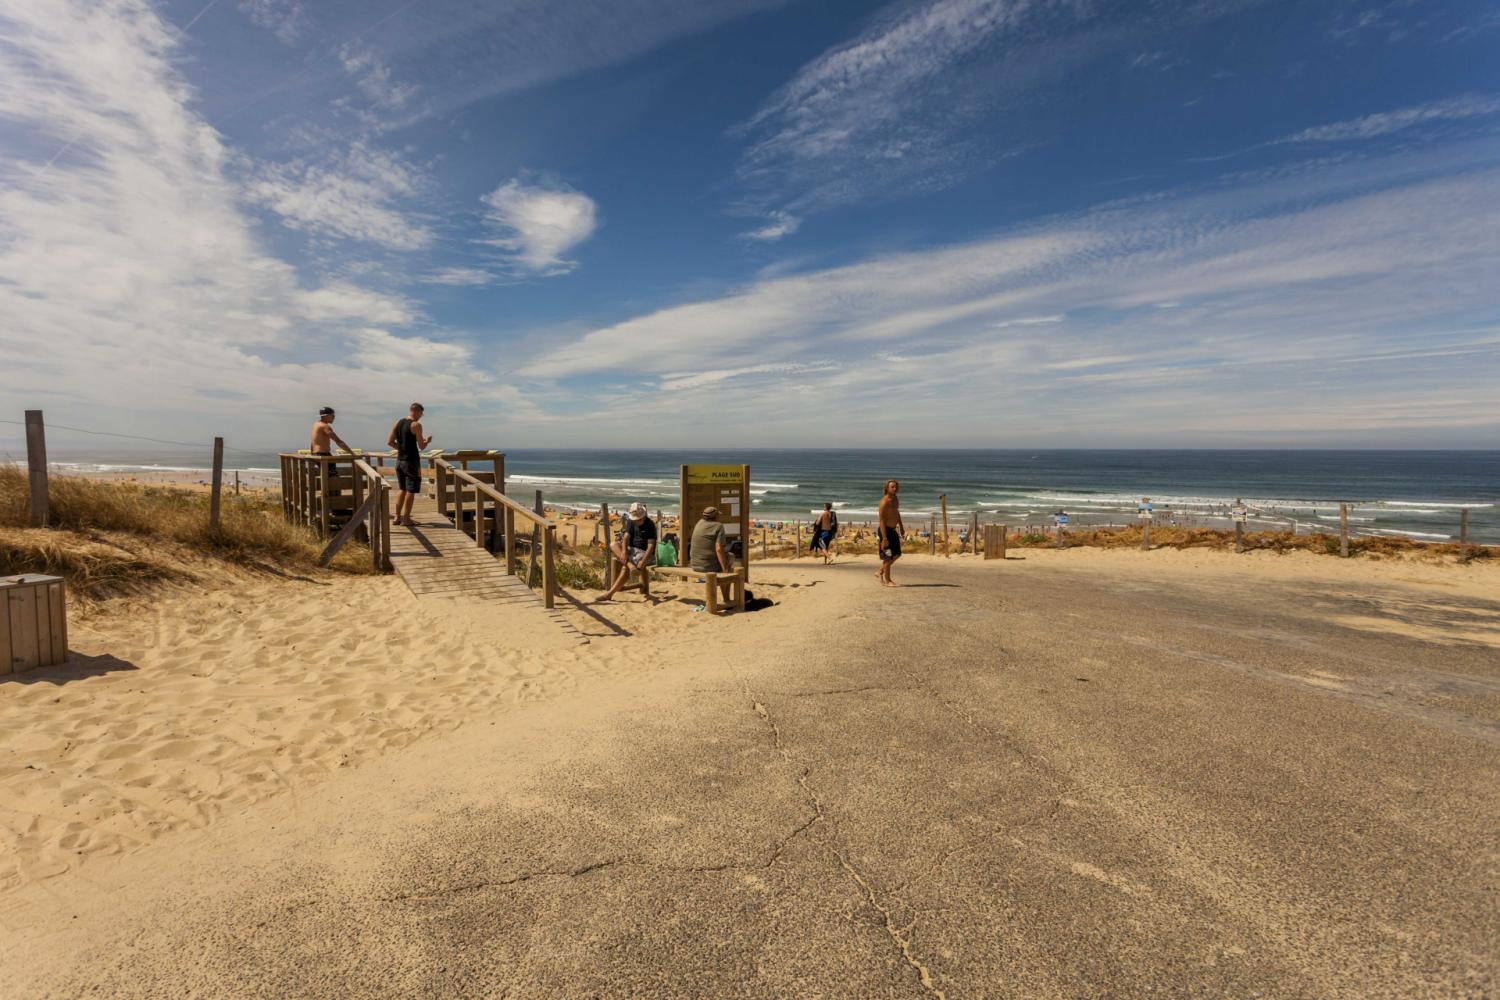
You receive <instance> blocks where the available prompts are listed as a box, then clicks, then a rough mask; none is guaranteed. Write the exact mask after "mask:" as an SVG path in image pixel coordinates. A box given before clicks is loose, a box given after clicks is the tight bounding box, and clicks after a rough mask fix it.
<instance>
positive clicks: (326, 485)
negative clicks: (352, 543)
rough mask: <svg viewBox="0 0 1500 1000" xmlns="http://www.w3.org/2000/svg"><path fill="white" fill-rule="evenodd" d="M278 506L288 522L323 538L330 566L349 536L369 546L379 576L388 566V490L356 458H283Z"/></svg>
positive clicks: (324, 557)
mask: <svg viewBox="0 0 1500 1000" xmlns="http://www.w3.org/2000/svg"><path fill="white" fill-rule="evenodd" d="M281 508H282V512H283V513H284V514H285V515H286V519H287V520H288V521H291V522H292V523H294V524H305V525H307V526H308V527H310V528H312V529H313V530H314V531H316V532H317V533H318V534H319V535H321V536H322V537H324V538H327V539H328V540H329V541H328V546H327V548H325V549H324V550H323V554H322V556H321V557H320V558H319V560H318V561H319V564H320V565H324V566H326V565H328V563H329V561H330V560H332V559H333V557H334V555H335V554H336V553H337V552H338V551H339V549H341V548H343V547H344V544H345V543H346V542H348V541H349V539H351V538H357V539H359V540H360V541H364V542H368V543H369V545H370V563H371V565H372V566H373V567H374V568H375V571H376V572H377V573H386V572H389V571H390V568H391V486H390V483H388V482H387V481H386V479H385V477H384V476H383V475H381V474H380V472H379V471H378V470H376V469H375V468H374V467H373V466H371V465H370V463H368V462H366V461H365V460H364V459H363V458H362V457H360V456H356V455H308V454H302V453H298V454H284V455H282V456H281Z"/></svg>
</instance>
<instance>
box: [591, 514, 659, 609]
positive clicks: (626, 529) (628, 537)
mask: <svg viewBox="0 0 1500 1000" xmlns="http://www.w3.org/2000/svg"><path fill="white" fill-rule="evenodd" d="M614 552H615V558H617V559H619V560H620V572H619V573H617V574H615V579H614V582H613V583H611V584H610V586H609V589H608V590H606V591H605V592H604V593H603V594H602V595H600V597H599V600H601V601H607V600H610V599H611V598H613V597H614V596H615V594H616V593H618V592H619V590H620V588H621V587H623V586H625V581H626V580H627V579H628V578H629V577H630V571H631V570H632V569H634V570H638V571H639V572H641V573H645V572H646V570H647V569H648V568H649V567H650V566H652V565H653V564H655V562H656V522H655V521H653V520H651V518H650V517H648V516H647V515H646V508H645V507H644V506H643V505H642V504H639V503H633V504H631V505H630V509H629V510H628V511H626V517H625V524H624V525H623V526H622V527H621V528H620V534H619V537H617V538H616V539H615V541H614Z"/></svg>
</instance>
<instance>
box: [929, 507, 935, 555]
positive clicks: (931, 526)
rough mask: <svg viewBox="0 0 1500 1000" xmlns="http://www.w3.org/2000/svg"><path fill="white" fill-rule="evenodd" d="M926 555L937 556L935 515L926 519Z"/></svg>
mask: <svg viewBox="0 0 1500 1000" xmlns="http://www.w3.org/2000/svg"><path fill="white" fill-rule="evenodd" d="M927 554H928V555H930V556H935V555H937V515H936V514H934V515H932V516H931V517H929V518H928V519H927Z"/></svg>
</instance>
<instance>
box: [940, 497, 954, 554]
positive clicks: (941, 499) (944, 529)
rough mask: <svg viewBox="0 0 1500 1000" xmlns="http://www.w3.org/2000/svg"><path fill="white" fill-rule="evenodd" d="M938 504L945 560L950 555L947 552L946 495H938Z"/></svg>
mask: <svg viewBox="0 0 1500 1000" xmlns="http://www.w3.org/2000/svg"><path fill="white" fill-rule="evenodd" d="M938 503H940V504H942V506H943V558H944V559H947V558H948V557H949V556H951V555H952V553H950V552H949V551H948V494H946V493H939V494H938Z"/></svg>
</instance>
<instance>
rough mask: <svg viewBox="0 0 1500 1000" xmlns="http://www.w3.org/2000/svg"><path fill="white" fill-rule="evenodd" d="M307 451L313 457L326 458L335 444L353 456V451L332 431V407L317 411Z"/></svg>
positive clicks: (331, 452)
mask: <svg viewBox="0 0 1500 1000" xmlns="http://www.w3.org/2000/svg"><path fill="white" fill-rule="evenodd" d="M310 437H311V441H310V442H309V446H308V450H309V451H311V452H312V453H313V454H314V455H318V456H321V457H323V458H327V457H329V456H330V455H332V454H333V446H334V445H335V444H337V445H338V446H339V447H340V448H342V449H344V450H345V451H347V452H348V453H349V454H351V455H352V454H354V449H353V448H351V447H349V446H348V445H347V444H345V443H344V439H343V438H341V437H339V436H338V435H337V434H335V433H334V431H333V407H331V406H325V407H323V408H322V409H321V410H319V411H318V419H317V421H316V422H315V423H314V424H313V425H312V433H311V435H310Z"/></svg>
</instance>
